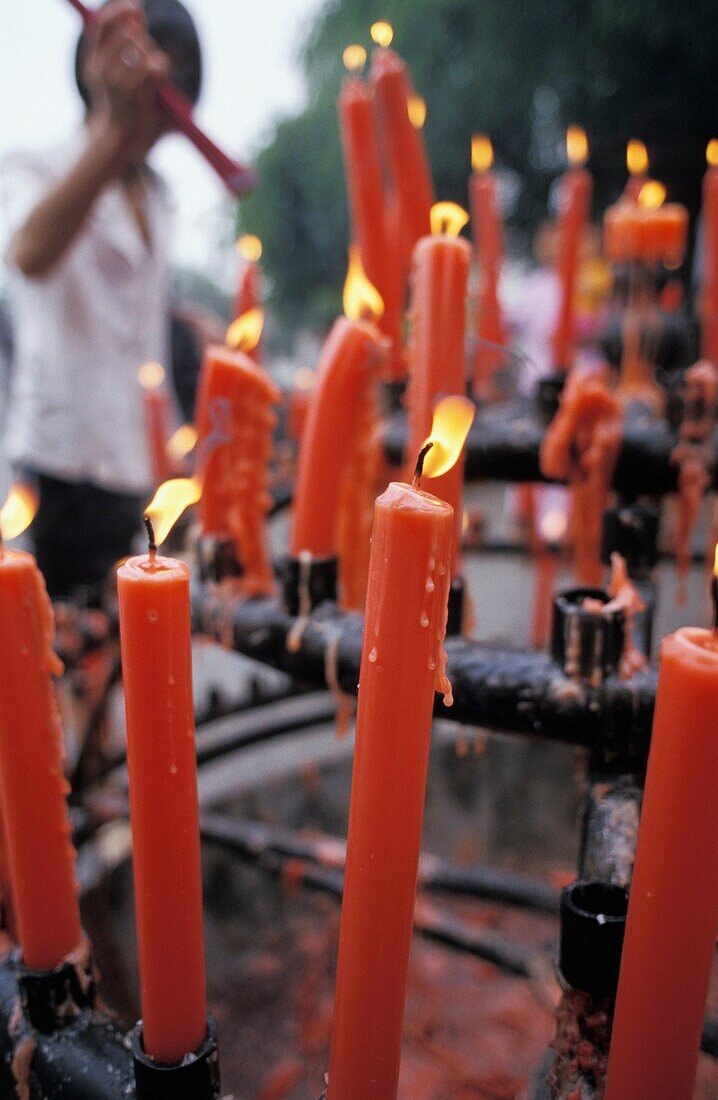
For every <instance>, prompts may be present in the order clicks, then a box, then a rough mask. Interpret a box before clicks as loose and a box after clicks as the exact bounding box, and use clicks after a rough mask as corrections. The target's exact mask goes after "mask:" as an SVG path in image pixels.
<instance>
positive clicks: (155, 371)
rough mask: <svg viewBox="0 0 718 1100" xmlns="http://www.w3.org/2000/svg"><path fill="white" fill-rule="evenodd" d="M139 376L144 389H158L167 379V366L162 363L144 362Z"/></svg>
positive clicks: (138, 373)
mask: <svg viewBox="0 0 718 1100" xmlns="http://www.w3.org/2000/svg"><path fill="white" fill-rule="evenodd" d="M137 377H138V379H139V382H140V385H141V386H142V389H143V390H158V389H159V388H160V386H161V385H162V383H163V382H164V380H165V368H164V367H163V366H162V364H161V363H152V362H149V363H143V364H142V366H141V367H140V369H139V370H138V372H137Z"/></svg>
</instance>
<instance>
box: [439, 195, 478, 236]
mask: <svg viewBox="0 0 718 1100" xmlns="http://www.w3.org/2000/svg"><path fill="white" fill-rule="evenodd" d="M468 220H469V215H468V214H467V213H466V211H465V210H464V208H463V206H459V204H458V203H456V202H435V203H434V205H433V206H432V208H431V232H432V233H433V234H434V235H437V234H439V233H443V234H445V235H446V236H448V237H458V235H459V233H460V232H461V230H462V229H463V228H464V226H465V225H466V223H467V222H468Z"/></svg>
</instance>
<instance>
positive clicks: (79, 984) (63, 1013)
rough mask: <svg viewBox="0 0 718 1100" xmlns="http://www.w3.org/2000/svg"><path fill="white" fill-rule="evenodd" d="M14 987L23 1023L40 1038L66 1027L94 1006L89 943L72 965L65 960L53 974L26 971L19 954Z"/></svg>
mask: <svg viewBox="0 0 718 1100" xmlns="http://www.w3.org/2000/svg"><path fill="white" fill-rule="evenodd" d="M16 959H17V962H16V965H17V986H18V993H19V995H20V1004H21V1005H22V1010H23V1013H24V1015H25V1018H26V1020H27V1021H28V1023H29V1024H30V1025H31V1027H33V1028H35V1030H36V1031H41V1032H42V1033H43V1034H44V1035H49V1034H51V1033H52V1032H53V1031H58V1030H59V1029H60V1028H63V1027H67V1025H68V1024H70V1023H72V1021H73V1020H75V1019H76V1018H77V1017H78V1016H79V1015H80V1013H81V1012H82V1011H83V1010H84V1009H86V1008H92V1007H93V1005H94V1004H95V1000H96V995H97V990H96V984H95V970H94V967H93V964H92V955H91V953H90V947H89V943H88V944H87V945H86V950H82V951H78V957H77V960H76V961H75V962H72V961H70V960H66V961H65V962H62V963H60V965H59V966H56V967H55V968H54V969H53V970H30V969H29V968H28V967H26V966H25V964H24V963H23V961H22V959H21V957H20V955H19V953H18V954H17V956H16Z"/></svg>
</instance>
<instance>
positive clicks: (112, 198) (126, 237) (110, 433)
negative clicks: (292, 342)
mask: <svg viewBox="0 0 718 1100" xmlns="http://www.w3.org/2000/svg"><path fill="white" fill-rule="evenodd" d="M86 140H87V137H86V133H85V131H84V129H83V130H82V132H81V133H79V134H76V135H75V136H74V137H73V139H72V140H71V141H70V142H69V143H67V144H65V145H64V146H63V147H62V148H61V149H59V150H56V151H54V152H52V153H49V154H46V155H45V154H42V155H39V154H26V155H15V156H13V157H10V158H8V159H6V160H5V161H4V162H3V164H2V165H0V204H2V213H3V214H4V215H5V216H4V219H3V220H4V221H5V222H6V224H7V227H8V229H9V237H8V240H7V241H6V242H5V251H7V245H8V244H9V242H10V239H11V238H12V235H13V234H14V233H15V232H16V230H17V229H18V228H20V226H21V225H22V224H23V222H24V221H25V219H26V218H27V216H28V214H29V213H30V211H31V210H32V208H33V206H34V205H35V204H36V203H37V202H38V200H39V199H40V198H41V197H42V196H43V195H44V194H45V193H46V191H47V189H48V187H49V186H50V185H51V184H52V183H53V181H54V180H56V179H58V178H59V177H60V176H61V175H62V174H64V172H65V171H67V169H68V168H69V166H70V165H71V164H72V162H73V161H74V160H75V159H76V158H77V157H78V156H79V154H80V152H81V151H82V147H83V143H84V142H85V141H86ZM147 195H148V198H147V204H146V214H147V224H148V228H149V234H150V240H151V242H152V243H151V247H148V246H147V244H146V243H145V241H144V240H143V238H142V235H141V233H140V230H139V227H138V226H137V223H136V221H135V218H134V216H133V213H132V210H131V208H130V205H129V202H128V200H127V197H126V195H125V193H124V191H123V189H122V188H121V186H120V185H119V184H116V183H113V184H110V185H108V186H107V187H106V188H105V189H104V190H103V191H102V192H101V194H100V195H99V196H98V198H97V200H96V201H95V203H94V205H93V207H92V210H91V212H90V214H89V216H88V218H87V221H86V222H85V224H84V226H83V228H82V229H81V230H80V233H79V234H78V236H77V237H76V239H75V240H74V241H73V242H72V244H71V245H70V247H69V248H68V249H67V251H66V252H65V253H64V255H63V256H62V258H61V260H60V262H59V263H58V264H57V265H56V266H55V267H54V268H53V269H52V271H51V272H50V273H49V274H48V275H47V276H45V277H42V278H37V279H29V278H26V277H24V276H23V275H22V274H21V273H20V272H18V271H17V270H13V271H12V272H11V308H12V318H13V331H14V341H15V355H14V365H13V378H12V386H11V394H10V406H9V411H8V417H7V437H6V440H5V449H6V453H7V457H8V458H9V459H10V461H11V462H12V463H13V464H14V465H18V466H26V467H30V468H31V469H34V470H36V471H38V472H40V473H44V474H49V475H51V476H54V477H58V478H62V479H64V480H68V481H89V482H92V483H93V484H95V485H98V486H100V487H102V488H105V489H111V490H114V491H116V492H126V493H136V494H138V495H140V494H144V493H146V492H147V490H148V488H149V486H150V485H151V482H152V478H151V474H150V457H149V451H148V443H147V435H146V431H145V425H144V417H143V406H142V389H141V387H140V384H139V381H138V378H137V372H138V368H139V367H140V366H141V364H142V363H144V362H146V361H147V360H149V359H152V360H157V361H159V362H160V363H163V364H165V366H166V365H167V355H168V351H169V313H168V308H169V307H168V301H169V274H168V263H167V245H168V235H169V213H170V210H169V202H168V198H167V194H166V190H165V187H164V184H163V183H162V182H161V181H160V179H159V177H157V176H156V175H154V174H152V176H151V180H150V186H149V187H148V189H147Z"/></svg>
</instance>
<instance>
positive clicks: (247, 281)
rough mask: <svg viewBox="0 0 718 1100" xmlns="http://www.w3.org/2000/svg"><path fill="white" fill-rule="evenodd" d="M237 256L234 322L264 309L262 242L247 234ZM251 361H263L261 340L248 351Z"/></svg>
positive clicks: (251, 234)
mask: <svg viewBox="0 0 718 1100" xmlns="http://www.w3.org/2000/svg"><path fill="white" fill-rule="evenodd" d="M237 255H238V256H239V257H240V260H241V265H240V269H239V275H238V278H237V290H236V293H235V297H234V305H233V309H232V320H233V321H236V320H237V318H239V317H242V316H243V315H244V314H246V313H249V312H250V311H251V310H256V309H261V308H262V297H263V295H262V272H261V269H260V267H259V261H260V260H261V258H262V242H261V241H260V239H259V237H256V236H255V235H254V234H253V233H246V234H245V235H244V236H243V237H240V238H239V240H238V241H237ZM247 354H248V355H249V357H250V359H254V361H255V362H256V363H259V362H261V359H262V345H261V339H259V338H258V339H257V342H256V344H255V345H254V346H253V347H252V348H250V349H249V350H248V351H247Z"/></svg>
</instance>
